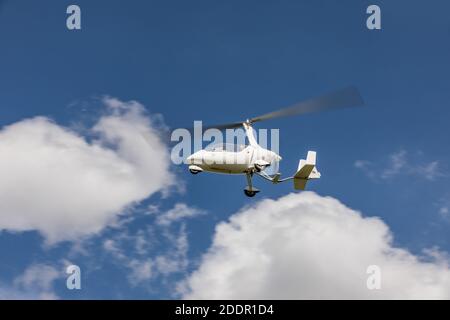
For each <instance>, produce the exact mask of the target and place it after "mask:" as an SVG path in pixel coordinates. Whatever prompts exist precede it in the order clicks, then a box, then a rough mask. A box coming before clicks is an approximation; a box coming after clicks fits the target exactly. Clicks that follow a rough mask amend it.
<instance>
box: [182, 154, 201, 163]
mask: <svg viewBox="0 0 450 320" xmlns="http://www.w3.org/2000/svg"><path fill="white" fill-rule="evenodd" d="M201 159H202V156H201V151H200V152H196V153H194V154H192V155H190V156H189V157H187V158H186V161H187V163H188V164H199V163H201V162H202V161H201Z"/></svg>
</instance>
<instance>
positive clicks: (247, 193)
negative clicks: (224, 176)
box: [244, 189, 259, 198]
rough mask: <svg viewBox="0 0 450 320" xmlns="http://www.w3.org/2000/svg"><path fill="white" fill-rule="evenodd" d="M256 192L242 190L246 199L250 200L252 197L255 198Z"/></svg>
mask: <svg viewBox="0 0 450 320" xmlns="http://www.w3.org/2000/svg"><path fill="white" fill-rule="evenodd" d="M258 192H259V191H254V190H247V189H244V193H245V195H246V196H247V197H250V198H253V197H254V196H256V194H257V193H258Z"/></svg>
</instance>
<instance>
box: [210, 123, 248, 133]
mask: <svg viewBox="0 0 450 320" xmlns="http://www.w3.org/2000/svg"><path fill="white" fill-rule="evenodd" d="M239 127H242V122H234V123H227V124H219V125H217V126H208V127H205V128H203V130H205V131H206V130H208V129H219V130H225V129H235V128H239Z"/></svg>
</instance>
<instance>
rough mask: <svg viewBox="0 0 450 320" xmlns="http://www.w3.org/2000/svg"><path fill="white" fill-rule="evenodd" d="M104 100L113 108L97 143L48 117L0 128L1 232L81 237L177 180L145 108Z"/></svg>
mask: <svg viewBox="0 0 450 320" xmlns="http://www.w3.org/2000/svg"><path fill="white" fill-rule="evenodd" d="M103 102H104V104H105V105H106V107H107V110H108V112H107V114H106V115H104V116H102V117H101V118H100V119H99V120H98V122H97V123H96V124H95V125H94V126H93V128H91V130H90V131H91V133H93V134H95V135H97V136H98V139H96V140H94V141H88V140H87V139H86V138H85V137H83V136H81V135H80V134H78V133H76V132H74V131H72V130H70V129H68V128H66V127H63V126H60V125H58V124H56V123H54V122H53V121H51V120H50V119H48V118H45V117H36V118H32V119H26V120H23V121H20V122H17V123H14V124H12V125H9V126H6V127H4V128H3V129H2V130H1V131H0V154H1V155H2V156H1V157H0V176H1V177H2V178H1V179H0V230H2V229H3V230H9V231H14V232H22V231H29V230H36V231H38V232H40V233H41V234H42V235H43V236H44V237H45V239H46V241H47V243H49V244H52V243H56V242H59V241H64V240H78V239H79V238H80V237H86V236H90V235H93V234H95V233H98V232H100V231H101V230H102V229H103V228H104V227H105V226H107V225H108V224H110V223H113V222H114V221H115V220H116V218H117V215H118V214H120V213H122V212H123V210H125V209H126V208H127V207H129V206H132V205H133V204H135V203H137V202H139V201H141V200H143V199H145V198H147V197H149V196H150V195H152V194H153V193H155V192H158V191H162V190H165V189H167V188H168V187H169V186H170V185H171V184H172V183H173V182H174V178H173V175H172V174H171V173H170V172H169V166H170V158H169V154H168V150H167V148H166V146H165V145H164V144H163V143H162V142H161V140H160V138H159V136H158V134H157V131H156V128H155V127H154V125H153V123H152V120H151V119H150V118H149V117H148V116H147V115H146V113H145V110H144V107H143V106H142V105H140V104H139V103H137V102H135V101H131V102H122V101H120V100H118V99H114V98H104V99H103Z"/></svg>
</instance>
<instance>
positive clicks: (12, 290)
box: [0, 264, 62, 300]
mask: <svg viewBox="0 0 450 320" xmlns="http://www.w3.org/2000/svg"><path fill="white" fill-rule="evenodd" d="M61 276H62V274H61V272H59V271H58V270H57V269H55V268H54V267H52V266H49V265H46V264H33V265H31V266H29V267H28V268H27V269H26V270H25V271H24V272H23V274H21V275H19V276H18V277H17V278H15V279H14V281H13V284H12V285H9V286H5V285H3V286H0V300H4V299H10V300H54V299H58V296H57V295H56V294H55V293H54V291H53V283H54V282H55V280H57V279H58V278H61Z"/></svg>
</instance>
